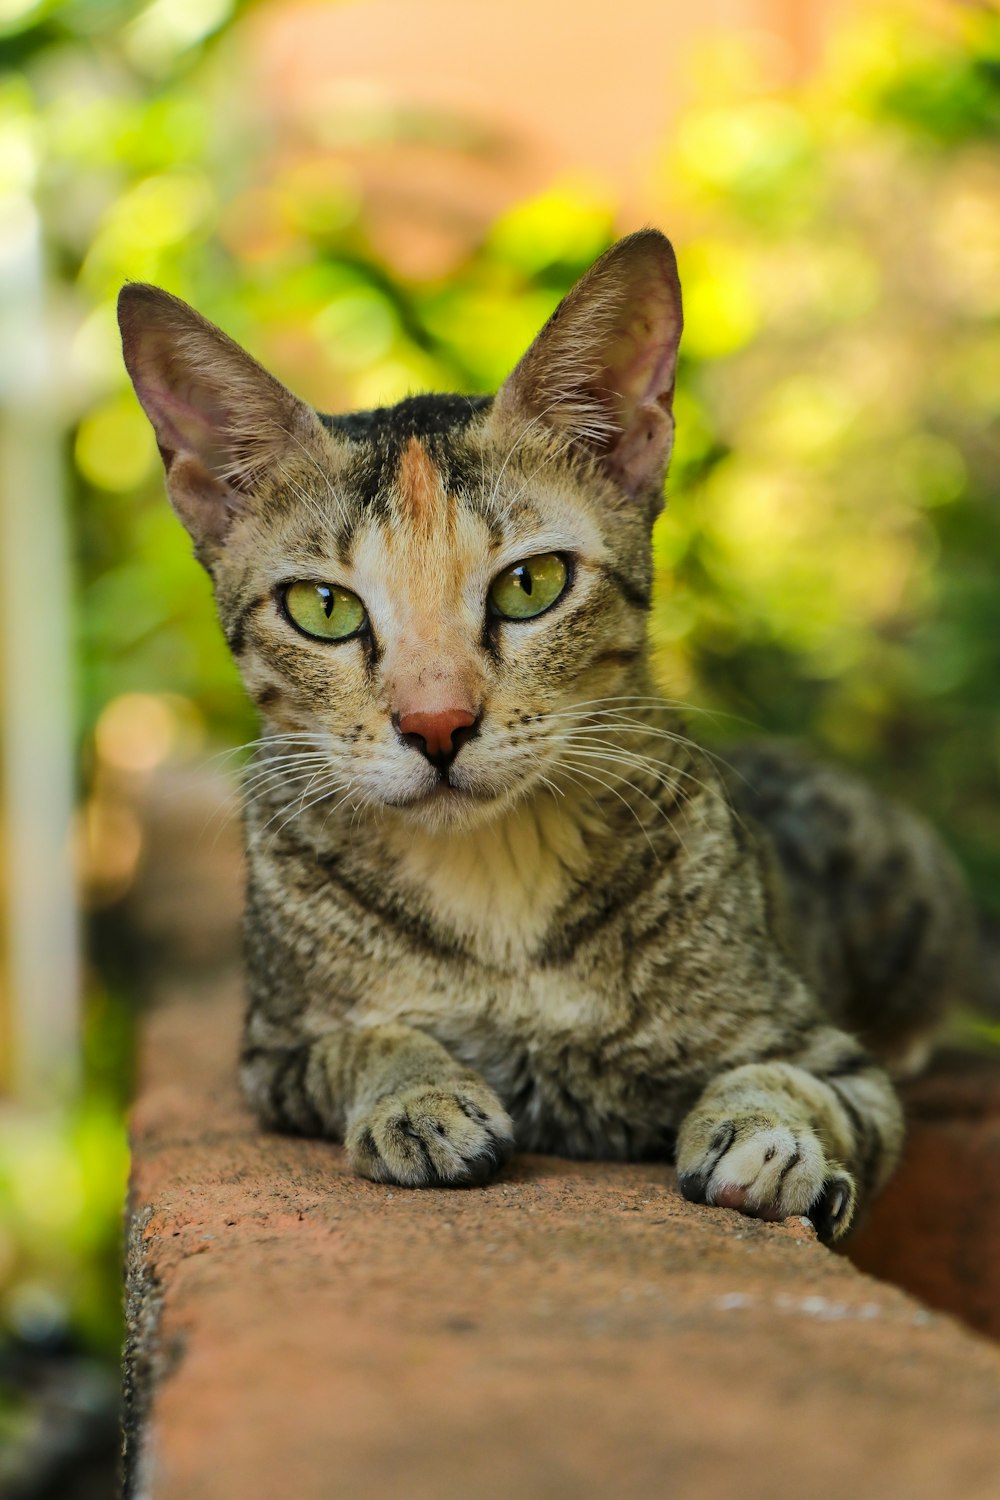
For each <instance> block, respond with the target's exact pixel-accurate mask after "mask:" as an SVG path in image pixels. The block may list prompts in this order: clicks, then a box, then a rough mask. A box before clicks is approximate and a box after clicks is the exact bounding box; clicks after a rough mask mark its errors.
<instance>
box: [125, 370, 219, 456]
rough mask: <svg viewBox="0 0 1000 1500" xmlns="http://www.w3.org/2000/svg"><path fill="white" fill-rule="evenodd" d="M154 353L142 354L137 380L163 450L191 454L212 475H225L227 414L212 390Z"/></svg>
mask: <svg viewBox="0 0 1000 1500" xmlns="http://www.w3.org/2000/svg"><path fill="white" fill-rule="evenodd" d="M155 352H156V351H145V350H144V351H143V354H142V355H140V359H139V368H138V370H137V371H136V373H135V377H134V378H135V386H136V391H137V393H138V395H139V397H140V400H141V401H142V404H143V406H144V407H145V409H146V412H147V414H148V415H149V417H150V420H151V421H152V423H153V427H154V429H155V431H156V437H157V441H158V442H159V445H160V447H161V448H162V449H164V450H165V451H167V452H170V453H189V454H191V455H193V456H194V457H196V458H198V459H200V461H201V462H202V463H203V464H204V466H205V468H206V469H208V470H209V472H211V473H213V474H221V473H223V472H224V471H225V469H226V468H227V466H228V455H227V450H226V428H227V426H228V420H227V413H226V411H225V410H224V408H223V407H222V405H221V403H220V402H219V401H218V400H217V399H216V398H215V397H214V396H213V394H212V392H211V391H210V390H208V389H207V388H206V387H205V386H203V385H199V384H198V383H197V382H196V381H193V380H191V379H190V378H185V377H184V376H183V375H181V374H180V373H179V372H178V371H177V369H176V367H175V364H174V361H173V360H172V359H171V357H170V355H169V354H168V355H167V356H166V357H165V358H164V359H163V360H162V363H159V364H158V363H157V362H156V359H155Z"/></svg>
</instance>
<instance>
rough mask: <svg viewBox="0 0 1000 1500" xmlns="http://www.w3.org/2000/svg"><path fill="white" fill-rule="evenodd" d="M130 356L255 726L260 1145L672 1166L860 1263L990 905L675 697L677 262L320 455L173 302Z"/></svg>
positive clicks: (609, 270) (665, 259)
mask: <svg viewBox="0 0 1000 1500" xmlns="http://www.w3.org/2000/svg"><path fill="white" fill-rule="evenodd" d="M120 320H121V328H122V334H123V342H124V351H125V362H126V365H127V366H128V370H129V373H130V375H131V377H132V380H133V383H134V385H135V389H136V391H137V393H138V396H139V400H140V401H141V403H142V405H143V407H144V408H145V410H146V412H147V414H148V416H149V418H150V421H151V422H152V424H153V427H154V428H155V431H156V435H157V439H158V442H159V447H160V451H161V453H162V455H163V460H164V464H165V467H166V473H167V486H168V489H169V493H170V498H171V500H172V502H173V505H174V507H175V509H176V511H177V513H178V515H179V516H180V519H181V520H182V521H183V523H184V525H185V526H186V527H187V529H188V531H189V532H190V533H191V536H192V538H193V539H194V544H195V550H196V554H197V556H198V558H199V559H200V561H201V562H202V563H203V564H204V566H205V568H206V569H207V570H208V572H209V574H210V576H211V579H212V583H213V586H214V591H215V596H216V599H217V602H218V608H219V614H220V617H221V620H222V625H223V628H224V630H225V633H226V638H227V640H228V642H229V646H230V648H231V650H232V652H233V655H234V656H235V658H236V660H237V662H238V664H239V667H240V670H241V672H242V675H243V679H244V681H245V683H246V686H247V689H248V691H249V692H250V694H251V696H252V697H253V699H254V701H255V702H256V704H257V707H258V709H259V710H260V714H261V718H262V721H263V730H264V733H263V736H262V738H261V739H260V741H259V742H258V746H257V752H256V759H255V761H254V763H253V765H252V767H251V769H250V773H249V778H248V782H247V791H248V811H247V862H248V901H247V914H246V951H247V971H248V981H249V1007H248V1013H247V1018H246V1029H245V1041H244V1048H243V1056H242V1076H243V1081H244V1084H245V1088H246V1092H247V1095H248V1097H249V1099H250V1101H251V1102H252V1104H253V1106H254V1107H255V1109H256V1110H257V1111H258V1112H259V1115H260V1117H261V1118H262V1120H263V1121H264V1122H265V1123H266V1124H267V1125H269V1126H272V1127H278V1128H280V1129H285V1130H293V1131H299V1132H304V1133H306V1134H309V1135H324V1136H330V1137H333V1138H336V1139H342V1140H343V1141H344V1142H345V1144H346V1148H347V1153H348V1157H349V1160H350V1162H351V1164H352V1166H353V1168H354V1169H355V1170H356V1171H357V1172H359V1173H361V1174H362V1175H364V1176H366V1177H369V1178H373V1179H374V1180H375V1181H377V1182H385V1183H399V1184H402V1185H404V1186H408V1187H422V1186H441V1185H460V1184H469V1183H482V1182H484V1181H486V1180H487V1179H488V1178H490V1177H491V1176H492V1175H493V1174H494V1173H495V1172H496V1171H497V1170H498V1168H499V1167H501V1166H502V1164H503V1163H504V1161H505V1160H506V1159H507V1158H508V1156H509V1155H510V1153H511V1150H512V1148H513V1146H514V1144H515V1142H516V1143H517V1145H518V1146H519V1147H521V1148H523V1149H525V1150H529V1151H550V1152H558V1153H562V1154H564V1155H569V1156H576V1157H603V1158H613V1159H626V1158H628V1159H635V1158H661V1159H663V1158H666V1159H669V1158H674V1159H675V1160H676V1164H677V1171H678V1180H679V1183H680V1187H681V1191H682V1192H683V1193H684V1195H685V1196H686V1197H687V1198H689V1199H692V1200H694V1201H697V1202H703V1203H709V1204H719V1205H723V1206H725V1207H728V1208H734V1209H739V1210H741V1211H742V1212H743V1213H746V1214H753V1215H756V1216H757V1217H759V1218H765V1219H781V1218H784V1217H785V1216H787V1215H789V1214H807V1215H808V1216H809V1217H810V1218H811V1220H812V1221H813V1223H814V1224H815V1226H816V1228H817V1231H818V1233H819V1235H820V1236H821V1238H823V1239H824V1240H827V1241H833V1240H836V1239H838V1238H839V1237H840V1236H842V1235H843V1234H844V1233H845V1231H846V1230H847V1229H848V1228H849V1226H850V1225H851V1223H852V1221H853V1220H854V1219H855V1217H856V1215H857V1212H858V1209H859V1206H860V1205H861V1204H862V1203H863V1202H864V1201H865V1200H866V1199H868V1198H869V1197H870V1195H871V1194H872V1193H873V1192H874V1191H875V1190H876V1189H877V1188H878V1187H879V1186H880V1185H881V1184H882V1183H884V1181H885V1180H886V1178H887V1176H888V1175H889V1173H890V1171H891V1169H892V1167H893V1164H894V1162H895V1160H896V1158H897V1156H898V1153H899V1149H900V1141H901V1136H902V1117H901V1110H900V1105H899V1102H898V1100H897V1097H896V1093H895V1091H894V1089H893V1086H892V1084H891V1082H890V1079H889V1073H890V1072H891V1071H896V1072H905V1071H906V1070H908V1069H910V1068H912V1067H913V1066H914V1065H915V1064H916V1063H917V1062H918V1061H919V1060H920V1059H921V1057H922V1056H923V1055H924V1053H925V1051H926V1049H927V1046H928V1041H929V1038H930V1036H931V1034H932V1033H933V1031H934V1028H935V1026H936V1024H937V1022H938V1021H939V1019H940V1017H941V1015H942V1012H943V1010H944V1008H945V1006H946V1004H947V1002H948V1001H949V999H950V998H951V997H952V996H953V995H955V994H956V993H957V992H959V991H960V990H961V989H962V987H963V985H964V983H965V980H966V973H967V967H968V961H969V955H970V953H971V951H972V944H971V936H970V934H971V923H970V916H969V906H968V902H967V898H966V895H965V892H964V890H963V886H962V883H961V880H960V878H959V877H958V875H957V874H956V871H955V869H954V868H953V866H952V864H951V862H950V860H949V859H948V857H947V856H946V854H945V853H944V851H943V850H942V848H941V847H940V845H939V844H938V843H937V841H936V840H935V838H934V837H933V836H932V834H931V833H930V832H929V831H928V830H927V829H926V828H925V827H924V826H923V824H922V823H920V822H919V821H918V820H917V819H916V818H915V817H913V816H912V815H911V814H909V813H907V812H905V811H903V810H901V809H900V808H898V807H896V806H894V805H891V804H889V803H886V802H885V801H882V800H880V799H879V798H877V797H876V796H875V795H874V794H872V793H871V792H869V791H868V790H867V789H866V788H865V787H864V786H863V785H861V784H859V783H858V782H857V781H855V780H854V779H852V778H851V777H849V776H847V775H845V774H843V773H840V772H835V771H832V770H827V769H816V768H814V767H812V766H811V765H810V764H808V763H807V762H806V761H803V760H799V759H797V758H795V757H794V756H792V755H790V754H788V753H786V752H783V751H780V750H775V749H771V748H767V747H759V748H752V749H750V750H748V751H746V752H744V753H743V754H741V755H737V756H736V757H734V759H733V763H732V765H731V766H730V767H726V768H723V769H721V770H720V769H719V768H718V767H717V765H716V764H715V761H714V759H713V757H712V756H710V755H709V754H708V753H706V752H705V751H703V750H702V749H700V748H699V747H698V746H697V745H696V744H694V743H692V741H691V740H690V739H689V738H688V737H687V736H686V735H685V733H684V730H683V728H682V726H681V723H680V721H679V719H678V717H677V715H676V713H675V712H674V709H673V708H672V707H671V705H670V704H669V703H668V702H665V701H664V700H663V699H662V698H661V697H660V696H659V695H658V694H657V692H656V689H655V687H654V686H653V683H652V680H651V677H650V671H649V664H648V653H647V644H646V628H647V617H648V612H649V607H650V586H651V574H652V565H651V552H650V532H651V528H652V525H653V522H654V520H655V518H656V515H657V513H658V512H659V510H660V508H661V505H662V499H663V481H664V475H665V472H666V468H667V463H668V460H669V457H670V450H671V444H672V438H673V416H672V409H671V407H672V394H673V386H674V372H675V365H676V360H677V347H678V341H679V339H680V333H681V296H680V286H679V282H678V277H677V269H676V263H675V260H674V255H673V251H672V250H671V247H670V244H669V242H668V241H667V240H666V239H665V238H664V237H663V236H662V235H661V234H659V233H657V232H655V231H654V230H645V231H643V232H641V233H638V234H634V235H631V236H630V237H628V238H627V239H624V240H622V241H620V242H619V243H618V244H617V245H615V246H614V247H613V248H612V249H610V250H609V251H608V252H607V253H606V254H605V255H604V256H602V258H601V259H600V260H599V261H597V263H596V264H595V265H594V266H593V267H592V268H591V269H590V271H589V272H588V273H587V274H586V275H585V276H584V277H583V278H582V280H581V281H580V282H578V284H577V285H576V287H575V288H574V289H573V290H572V291H571V292H570V294H569V295H568V296H567V297H566V298H565V299H564V301H563V302H562V303H561V304H560V306H559V307H558V308H557V310H556V312H555V313H554V314H553V315H552V317H551V318H550V319H549V321H548V323H547V324H546V325H545V327H544V328H543V329H542V331H541V333H540V334H539V335H538V337H537V338H536V340H535V342H534V343H533V344H532V345H531V347H530V349H529V350H528V352H527V353H526V354H525V355H524V357H523V359H522V360H521V362H520V363H519V364H518V365H517V367H516V369H515V370H514V371H513V373H512V374H511V375H510V376H509V378H508V379H507V380H506V382H505V383H504V384H503V386H502V387H501V388H500V391H499V392H498V394H497V395H496V396H495V397H465V396H454V395H447V396H430V395H426V396H425V395H421V396H411V397H409V398H408V399H406V400H404V401H401V402H400V403H399V404H398V405H396V406H392V407H385V408H380V409H379V410H376V411H368V412H359V413H354V414H351V415H348V416H339V417H329V416H322V415H318V414H317V413H316V412H314V411H313V410H312V409H311V408H309V407H308V406H306V405H304V404H303V403H302V402H301V401H299V400H297V399H296V398H295V397H294V396H292V395H291V394H290V393H289V392H288V391H287V390H286V389H285V388H284V387H283V386H281V385H280V384H279V383H278V382H277V381H276V380H275V379H274V378H273V377H272V376H270V375H269V374H267V373H266V372H265V371H264V370H263V369H262V368H261V367H260V366H259V365H258V364H256V363H255V361H254V360H252V359H251V358H250V356H249V355H247V354H246V353H244V352H243V350H241V349H240V348H239V347H238V346H237V345H236V344H234V343H233V342H232V341H231V340H230V339H228V338H227V337H226V336H225V335H224V334H223V333H221V332H220V331H219V330H218V329H216V328H214V327H213V326H212V325H211V324H210V323H207V322H206V321H205V320H204V319H203V318H202V317H200V316H199V314H198V313H196V312H194V311H193V310H192V309H191V308H189V307H188V306H186V305H185V304H184V303H183V302H180V301H178V300H177V299H176V298H175V297H172V296H170V295H169V294H168V293H166V292H164V291H160V290H158V289H156V288H155V287H150V286H143V285H128V286H126V287H125V288H124V290H123V291H122V294H121V301H120ZM763 543H764V539H762V544H763Z"/></svg>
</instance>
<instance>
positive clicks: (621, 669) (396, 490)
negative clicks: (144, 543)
mask: <svg viewBox="0 0 1000 1500" xmlns="http://www.w3.org/2000/svg"><path fill="white" fill-rule="evenodd" d="M122 327H123V335H124V343H125V352H126V361H127V363H128V365H129V370H130V373H131V374H132V377H133V380H134V382H135V385H136V389H137V392H138V394H139V396H140V399H141V400H142V401H143V404H144V406H145V408H146V410H147V412H148V413H149V415H150V417H151V419H152V421H153V423H154V426H155V427H156V430H157V436H158V439H159V442H160V446H161V450H162V451H163V452H164V455H165V463H166V466H167V474H168V486H169V489H170V493H171V499H172V501H173V503H174V505H175V507H176V509H177V510H178V513H179V514H180V516H181V519H182V520H183V521H184V522H185V524H186V525H187V526H188V529H189V530H190V531H191V533H192V535H193V537H194V539H195V543H196V547H197V550H198V553H199V555H200V556H201V558H202V560H203V562H205V564H206V566H207V567H208V569H209V572H210V573H211V575H212V579H213V583H214V586H215V592H216V598H217V601H218V606H219V613H220V618H221V621H222V625H223V629H224V630H225V632H226V636H227V639H228V640H229V643H230V646H231V649H232V650H233V653H234V655H235V657H236V660H237V662H238V664H239V666H240V670H241V672H242V674H243V678H244V681H245V682H246V685H247V688H248V690H249V692H250V693H251V695H252V696H253V698H254V699H255V701H256V703H257V704H258V707H259V709H260V711H261V714H262V716H263V718H264V720H265V724H266V726H267V727H268V729H269V731H271V733H272V736H273V738H272V741H271V744H270V745H269V748H268V753H269V754H270V755H272V756H273V757H274V759H275V765H276V766H278V765H281V766H282V771H281V774H282V775H283V776H284V778H285V780H286V781H287V784H288V789H289V791H290V793H292V794H294V796H298V797H299V798H300V800H301V801H302V803H303V804H304V803H306V802H309V801H311V800H312V799H314V798H316V799H322V798H327V797H336V798H340V799H343V800H344V801H345V802H346V804H347V805H349V806H355V807H358V808H359V809H364V808H367V809H375V810H378V811H383V810H386V809H395V810H396V811H397V814H398V815H401V816H404V817H409V818H413V819H416V820H419V821H420V822H422V823H425V824H429V825H430V826H437V827H441V826H449V825H461V826H468V825H469V824H470V823H473V822H476V821H479V820H482V819H485V818H489V817H493V816H496V814H497V813H499V812H500V811H502V810H503V809H505V808H507V807H509V806H511V805H512V804H513V803H514V802H516V801H518V800H519V799H520V798H522V797H524V796H526V795H528V794H529V793H530V792H531V791H532V790H533V789H539V788H541V787H543V786H545V785H546V783H547V782H548V783H550V784H554V785H555V786H556V787H558V785H559V781H560V778H561V777H566V776H568V777H570V778H571V779H572V778H574V777H575V779H576V780H577V782H578V783H579V782H580V781H581V780H582V779H584V778H585V775H586V771H587V765H588V763H587V761H586V760H584V759H581V755H580V748H579V746H580V742H579V739H577V741H576V746H575V748H574V750H573V751H572V754H573V756H574V759H572V760H568V759H567V758H566V757H567V756H568V755H569V754H570V751H569V750H568V749H567V746H568V745H569V744H570V740H569V736H570V734H571V733H578V732H579V731H581V729H582V716H583V715H584V714H585V712H586V707H585V705H592V704H593V703H594V701H595V700H608V699H611V698H613V697H614V696H615V695H617V694H620V693H623V692H626V691H628V689H629V685H630V684H631V685H633V690H634V684H635V683H636V682H637V681H639V680H641V679H640V678H639V676H637V674H638V673H639V672H640V669H641V662H642V655H643V651H644V638H645V625H646V608H647V606H648V600H649V588H650V548H649V532H650V527H651V524H652V521H653V519H654V517H655V514H656V512H657V510H658V509H659V503H660V494H661V487H662V478H663V473H664V470H665V467H666V463H667V460H668V457H669V449H670V441H671V437H672V419H671V416H670V396H671V393H672V389H673V375H674V365H675V360H676V349H677V340H678V338H679V334H680V303H679V288H678V286H677V279H676V271H675V269H674V263H673V256H672V252H671V251H670V249H669V246H668V244H667V242H666V241H665V240H664V239H663V237H662V236H660V235H657V234H655V233H653V232H646V233H644V234H642V235H638V236H633V237H632V238H631V239H630V240H626V241H623V242H621V243H620V244H619V245H618V246H616V247H615V248H614V249H613V250H612V251H610V252H608V254H607V255H606V256H605V257H603V258H602V260H601V261H600V262H598V264H597V266H595V267H594V268H593V269H592V270H591V272H590V273H588V276H587V277H585V278H584V280H583V281H582V282H581V283H580V284H578V286H577V288H575V289H574V292H572V293H571V294H570V296H569V297H568V298H567V299H566V300H565V301H564V303H563V304H562V305H561V307H560V309H559V310H558V313H557V315H556V316H555V317H554V318H553V320H551V321H550V323H549V324H547V325H546V328H545V329H544V330H543V332H542V333H541V334H540V335H539V338H538V339H537V340H536V342H535V344H534V345H532V347H531V349H530V350H529V351H528V354H527V355H526V356H525V358H524V359H523V360H522V361H521V364H520V365H518V367H517V369H516V370H515V371H514V373H513V375H512V376H511V377H510V379H509V380H508V381H507V382H506V383H505V385H504V386H503V387H502V389H501V391H500V393H499V394H498V396H497V397H496V398H495V399H494V400H492V401H491V400H484V399H483V398H472V399H466V398H461V397H454V396H449V397H433V396H424V397H414V398H410V399H409V400H408V401H405V402H402V403H400V405H398V406H396V407H391V408H386V409H384V410H381V411H379V412H374V413H368V414H359V415H355V416H352V417H348V418H342V419H326V418H324V419H320V418H318V417H317V416H316V414H315V413H314V412H312V411H311V410H310V409H309V408H307V407H305V406H303V405H302V404H301V403H300V402H298V401H297V400H296V399H295V398H294V397H292V396H291V395H290V394H289V393H288V392H286V391H285V390H284V389H283V387H281V386H279V385H278V384H277V383H276V382H274V381H273V380H272V379H271V377H269V376H267V375H266V374H265V373H264V372H263V371H262V370H260V368H259V367H258V366H256V365H255V364H254V363H253V362H252V361H251V360H250V359H249V357H248V356H246V355H245V354H244V353H243V352H242V351H241V350H239V349H238V348H237V346H235V345H233V344H231V343H230V342H229V341H228V340H226V339H225V338H224V336H223V335H221V334H220V333H219V332H218V330H215V329H213V328H212V327H211V325H208V324H205V323H204V322H203V321H202V320H200V319H199V318H198V317H197V315H196V314H194V313H192V312H191V310H190V309H188V308H186V307H184V305H183V304H179V303H177V302H176V300H175V299H172V298H169V297H168V296H167V295H166V294H165V293H160V292H155V291H153V290H152V289H148V288H142V287H128V288H126V289H125V291H124V292H123V294H122ZM281 736H289V737H290V738H288V739H283V738H280V737H281ZM584 748H586V746H585V747H584ZM284 755H287V756H288V757H289V760H288V763H287V767H286V766H285V765H284V761H283V759H281V760H279V757H283V756H284ZM292 777H298V778H300V780H299V781H298V782H297V783H295V782H293V781H292V779H291V778H292Z"/></svg>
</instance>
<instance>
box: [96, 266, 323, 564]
mask: <svg viewBox="0 0 1000 1500" xmlns="http://www.w3.org/2000/svg"><path fill="white" fill-rule="evenodd" d="M118 323H119V327H120V328H121V334H122V352H123V354H124V356H125V366H126V369H127V370H128V373H129V375H130V376H131V379H132V384H133V385H134V387H135V392H136V395H137V396H138V398H139V400H140V402H141V403H142V407H143V410H144V411H145V413H146V415H147V417H148V418H149V420H150V422H151V423H152V424H153V429H154V431H155V433H156V441H157V443H158V445H159V449H160V454H161V456H162V458H163V465H164V468H165V469H166V474H167V492H168V494H169V495H170V500H171V503H172V504H173V507H174V509H175V510H176V511H177V514H178V515H179V516H180V519H181V520H182V521H183V523H184V525H185V526H186V527H187V529H188V531H189V532H190V534H191V536H192V538H193V539H194V543H195V548H196V550H197V553H198V555H199V556H200V557H201V559H202V561H204V562H209V561H210V560H211V558H212V557H213V556H214V555H215V554H217V553H218V551H219V550H220V549H221V547H222V546H223V545H224V543H225V540H226V537H227V535H228V533H229V530H230V528H231V526H232V524H233V521H234V519H235V518H236V516H237V515H238V514H239V513H240V511H241V510H242V509H243V508H244V507H245V506H246V505H247V504H248V503H249V502H250V498H251V496H252V495H253V493H254V490H255V488H256V487H257V486H258V485H259V483H260V480H261V478H262V476H263V475H264V474H265V473H267V472H268V471H269V470H271V469H273V468H274V467H275V466H277V465H280V463H281V460H282V458H283V456H284V455H285V454H286V453H288V451H289V450H290V449H291V448H293V447H298V448H299V449H300V450H301V449H302V448H303V447H306V448H307V449H308V448H309V447H310V446H313V445H315V444H316V443H317V442H321V441H322V433H323V429H322V427H321V424H320V422H319V419H318V418H317V416H316V414H315V412H313V411H312V410H311V409H310V408H309V407H308V406H306V405H305V403H304V402H302V401H299V400H298V398H297V397H295V396H293V395H292V393H291V391H288V390H286V389H285V387H284V386H283V385H281V384H280V382H279V381H277V380H275V378H274V376H273V375H269V374H268V372H267V371H266V370H265V369H264V368H263V367H262V366H261V365H259V364H258V363H257V361H256V360H255V359H252V358H251V357H250V355H249V354H247V353H246V351H245V350H243V349H241V348H240V346H239V344H236V343H234V342H233V340H232V339H231V338H229V337H228V336H227V335H226V334H224V333H223V332H222V330H221V329H219V328H216V327H215V325H214V324H212V323H209V322H208V320H207V319H206V318H203V317H202V316H201V314H200V313H197V312H195V310H194V308H193V307H189V306H188V305H187V303H186V302H182V301H181V300H180V298H179V297H174V296H171V294H170V293H169V292H164V291H162V290H161V289H160V288H159V287H155V286H146V285H144V284H142V283H138V282H130V283H129V284H128V285H127V286H125V287H123V288H122V291H121V293H120V295H119V297H118Z"/></svg>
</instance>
